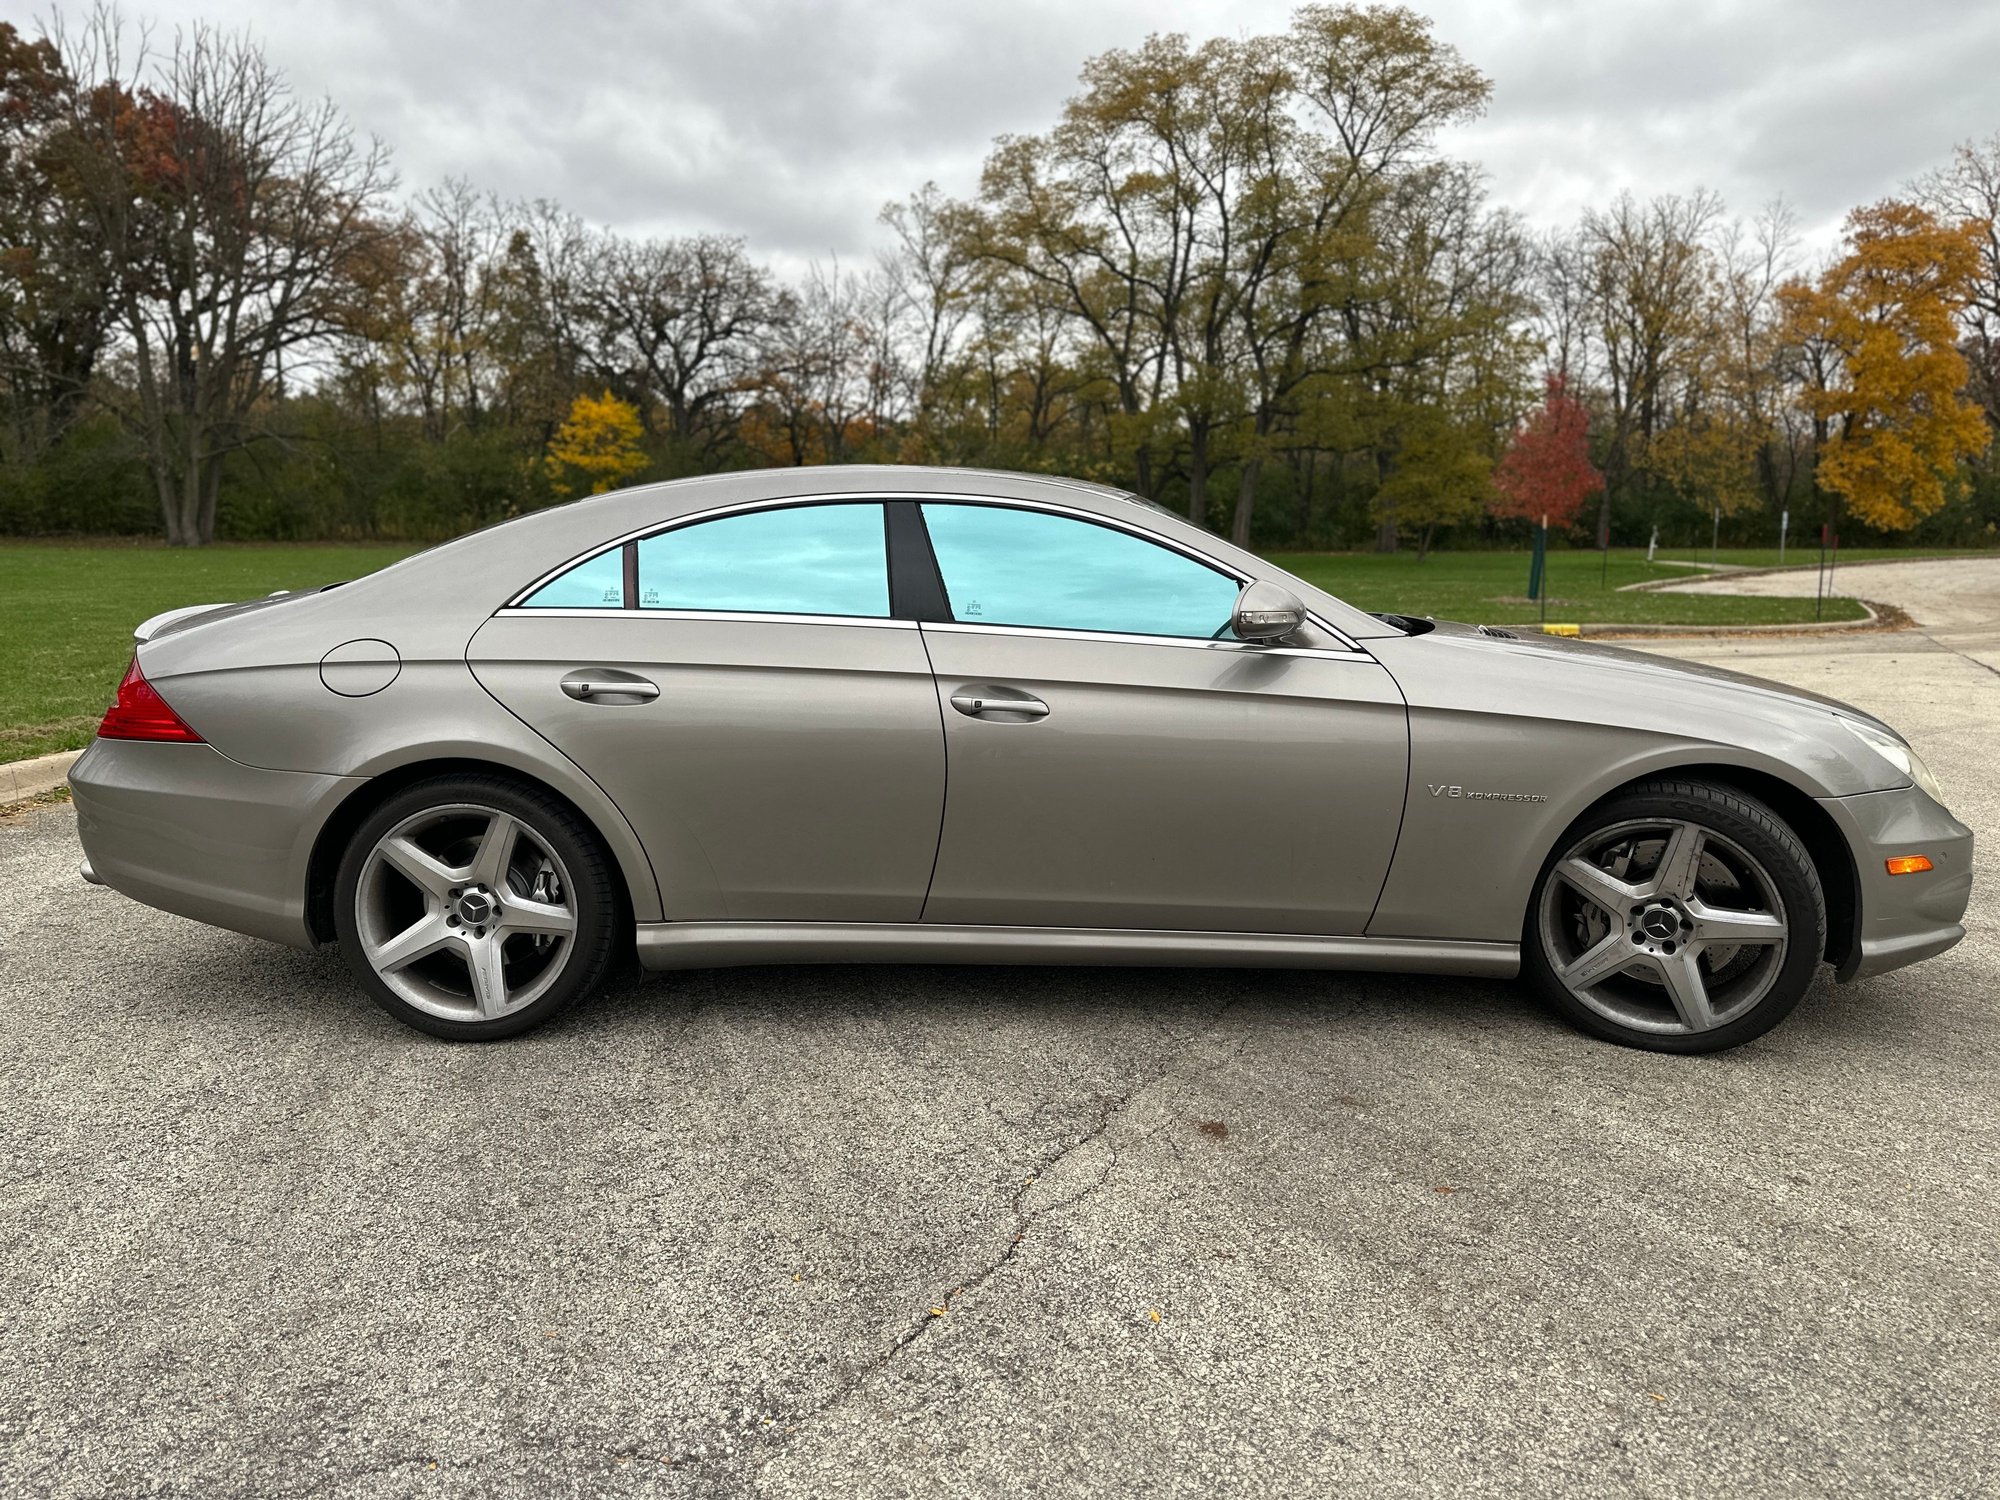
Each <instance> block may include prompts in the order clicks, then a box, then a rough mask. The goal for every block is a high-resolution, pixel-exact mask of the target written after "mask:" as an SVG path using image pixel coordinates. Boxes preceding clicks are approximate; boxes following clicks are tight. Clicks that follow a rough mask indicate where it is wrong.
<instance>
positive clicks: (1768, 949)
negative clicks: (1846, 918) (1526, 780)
mask: <svg viewBox="0 0 2000 1500" xmlns="http://www.w3.org/2000/svg"><path fill="white" fill-rule="evenodd" d="M1825 946H1826V900H1825V896H1824V894H1823V893H1822V891H1821V889H1820V881H1819V873H1818V871H1817V870H1816V869H1815V868H1814V867H1813V862H1812V857H1811V856H1810V855H1809V854H1807V853H1806V851H1805V848H1804V846H1803V845H1801V844H1800V842H1799V840H1798V838H1797V836H1796V835H1794V834H1793V833H1792V831H1791V829H1790V828H1788V827H1786V825H1785V823H1784V822H1783V820H1782V819H1780V818H1779V817H1778V815H1777V814H1776V813H1774V812H1773V811H1771V809H1770V808H1768V807H1766V806H1765V805H1764V804H1763V803H1761V802H1758V801H1757V800H1756V799H1754V798H1752V797H1749V796H1746V795H1745V794H1743V793H1741V792H1739V791H1736V790H1734V789H1733V788H1729V787H1724V786H1718V785H1715V784H1713V783H1709V782H1701V781H1654V782H1649V783H1646V784H1644V785H1642V786H1639V787H1636V788H1634V789H1632V790H1630V791H1628V792H1623V793H1620V794H1618V795H1617V796H1614V797H1612V798H1609V799H1607V800H1606V801H1605V802H1602V803H1600V804H1598V806H1596V807H1595V808H1592V809H1591V810H1590V811H1589V812H1588V813H1586V814H1584V816H1583V817H1582V818H1580V819H1578V820H1577V822H1576V823H1574V824H1572V825H1571V827H1570V829H1569V830H1568V832H1567V833H1565V834H1564V835H1563V838H1562V839H1561V840H1560V841H1559V842H1558V844H1557V845H1556V850H1555V852H1554V853H1553V854H1552V855H1551V856H1550V858H1549V860H1548V863H1547V864H1546V865H1544V866H1543V869H1542V874H1541V879H1540V882H1539V883H1538V885H1537V886H1536V890H1535V896H1534V900H1533V901H1532V902H1531V903H1530V907H1529V913H1528V920H1527V930H1526V932H1525V933H1524V934H1523V943H1522V957H1523V966H1524V968H1525V969H1526V971H1527V973H1528V975H1529V977H1530V978H1531V979H1532V980H1533V981H1534V982H1535V984H1536V985H1537V987H1538V988H1539V989H1540V990H1541V992H1542V993H1543V995H1544V996H1545V997H1546V998H1547V999H1548V1001H1549V1003H1550V1004H1551V1005H1552V1006H1554V1008H1555V1009H1556V1010H1557V1011H1558V1012H1559V1013H1561V1014H1562V1015H1563V1016H1565V1017H1567V1018H1568V1019H1569V1020H1571V1021H1572V1022H1574V1023H1575V1024H1576V1025H1578V1026H1580V1027H1582V1028H1583V1029H1584V1030H1585V1031H1589V1032H1593V1033H1595V1034H1596V1035H1598V1036H1601V1037H1605V1038H1608V1039H1609V1040H1611V1041H1614V1042H1620V1043H1622V1044H1624V1045H1625V1046H1628V1047H1643V1048H1648V1049H1650V1050H1653V1051H1657V1052H1719V1051H1721V1050H1722V1049H1724V1048H1726V1047H1734V1046H1737V1045H1738V1044H1739V1043H1742V1042H1747V1041H1749V1040H1750V1039H1751V1038H1752V1037H1755V1036H1760V1035H1762V1034H1763V1033H1764V1032H1766V1031H1769V1030H1770V1029H1771V1028H1772V1027H1773V1026H1775V1025H1777V1024H1778V1022H1779V1021H1781V1020H1783V1019H1784V1018H1785V1016H1786V1015H1787V1014H1788V1013H1789V1012H1790V1011H1791V1009H1792V1007H1793V1006H1795V1005H1797V1004H1798V1003H1799V1000H1800V998H1801V997H1802V996H1803V995H1804V994H1805V992H1806V988H1807V987H1808V986H1809V985H1810V984H1811V983H1812V978H1813V974H1814V972H1815V971H1816V970H1817V968H1818V966H1819V962H1820V956H1821V953H1822V952H1823V950H1824V949H1825Z"/></svg>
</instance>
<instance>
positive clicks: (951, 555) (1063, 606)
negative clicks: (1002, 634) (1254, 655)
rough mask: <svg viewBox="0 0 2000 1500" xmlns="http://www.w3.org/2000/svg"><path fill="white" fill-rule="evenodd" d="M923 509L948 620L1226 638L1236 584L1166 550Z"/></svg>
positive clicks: (1089, 533)
mask: <svg viewBox="0 0 2000 1500" xmlns="http://www.w3.org/2000/svg"><path fill="white" fill-rule="evenodd" d="M923 511H924V526H925V528H926V529H927V530H928V531H929V532H930V537H931V550H932V551H933V552H934V553H936V555H937V561H938V571H939V573H941V574H942V575H943V578H944V589H945V594H946V596H947V597H948V600H949V602H950V605H951V613H952V618H953V619H955V620H962V621H964V622H965V623H967V624H971V625H1030V626H1036V627H1039V628H1041V629H1045V630H1101V631H1108V632H1113V633H1116V634H1120V635H1165V636H1192V637H1195V638H1198V639H1204V640H1206V639H1213V638H1216V637H1222V638H1226V639H1233V637H1232V636H1231V634H1230V631H1229V622H1230V619H1231V618H1232V617H1233V616H1234V614H1235V612H1236V594H1237V585H1236V580H1235V579H1234V578H1231V577H1230V576H1229V575H1228V574H1226V573H1219V572H1217V571H1216V570H1215V569H1214V568H1211V567H1209V566H1208V565H1207V564H1205V563H1198V562H1196V561H1195V560H1194V559H1193V558H1191V557H1186V556H1183V555H1182V554H1181V553H1178V552H1175V551H1173V550H1172V549H1171V548H1168V547H1162V546H1160V545H1158V544H1157V543H1154V542H1149V541H1146V540H1145V539H1143V538H1141V537H1136V536H1133V535H1132V534H1131V533H1130V532H1126V531H1119V530H1117V529H1115V528H1114V527H1110V526H1099V525H1096V524H1094V523H1092V522H1089V521H1078V520H1074V519H1072V518H1071V517H1069V516H1055V515H1050V514H1048V513H1047V512H1045V511H1035V510H1010V509H1007V508H1006V507H1004V506H997V505H954V504H944V505H926V506H924V508H923Z"/></svg>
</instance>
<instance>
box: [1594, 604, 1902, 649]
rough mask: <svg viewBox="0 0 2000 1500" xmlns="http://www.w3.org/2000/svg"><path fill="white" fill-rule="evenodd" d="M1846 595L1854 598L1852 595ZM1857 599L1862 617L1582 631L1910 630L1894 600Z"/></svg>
mask: <svg viewBox="0 0 2000 1500" xmlns="http://www.w3.org/2000/svg"><path fill="white" fill-rule="evenodd" d="M1843 597H1847V598H1853V596H1852V595H1846V596H1843ZM1854 603H1856V604H1858V605H1860V606H1861V607H1862V608H1863V609H1865V610H1867V611H1868V617H1867V618H1866V619H1862V620H1799V621H1793V622H1789V623H1786V624H1782V625H1619V624H1614V623H1610V622H1606V623H1603V624H1598V625H1591V624H1585V625H1584V626H1583V629H1582V633H1583V634H1584V635H1586V636H1591V637H1594V638H1596V639H1598V640H1605V639H1607V638H1613V637H1617V636H1625V637H1629V638H1634V639H1644V640H1654V639H1658V640H1671V639H1672V638H1674V637H1676V636H1693V637H1726V636H1753V637H1754V636H1780V637H1782V636H1807V635H1835V634H1839V633H1840V632H1843V631H1849V630H1872V631H1877V632H1882V631H1892V630H1908V629H1910V628H1911V627H1912V626H1913V625H1914V624H1915V622H1914V621H1913V620H1911V619H1910V617H1909V616H1908V615H1907V614H1905V613H1904V612H1903V611H1902V610H1900V609H1898V608H1896V607H1895V606H1894V605H1893V604H1878V603H1876V602H1874V601H1873V600H1870V599H1854Z"/></svg>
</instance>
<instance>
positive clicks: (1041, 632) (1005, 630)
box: [529, 611, 1375, 662]
mask: <svg viewBox="0 0 2000 1500" xmlns="http://www.w3.org/2000/svg"><path fill="white" fill-rule="evenodd" d="M533 612H534V611H529V613H533ZM1306 618H1307V619H1309V620H1311V621H1312V623H1313V624H1315V625H1317V626H1319V627H1320V628H1321V629H1322V630H1325V631H1327V632H1328V633H1329V634H1331V635H1334V636H1336V637H1338V636H1340V632H1339V631H1337V630H1335V629H1334V628H1333V627H1332V626H1331V625H1328V624H1327V623H1326V622H1325V621H1324V620H1321V619H1320V618H1319V617H1318V616H1317V615H1308V616H1307V617H1306ZM921 628H922V629H923V630H924V631H925V632H926V633H928V632H930V631H933V630H936V631H945V632H949V633H951V634H953V635H1011V636H1026V637H1027V638H1028V639H1030V640H1040V641H1100V642H1107V643H1109V644H1112V645H1119V646H1173V647H1176V648H1178V649H1180V650H1182V651H1228V652H1235V653H1242V654H1246V655H1254V656H1307V657H1321V658H1324V659H1326V660H1329V661H1367V662H1372V661H1373V660H1374V659H1375V658H1374V657H1372V656H1370V655H1369V654H1368V653H1367V652H1365V651H1362V650H1359V649H1340V650H1335V649H1332V648H1329V647H1324V646H1260V645H1258V644H1257V643H1256V642H1255V641H1221V640H1203V639H1202V638H1200V637H1199V636H1191V635H1133V634H1129V633H1127V632H1123V631H1117V630H1064V629H1061V628H1059V627H1055V626H1047V625H1001V624H980V623H978V622H977V621H966V620H945V621H937V620H926V621H924V622H923V624H922V626H921Z"/></svg>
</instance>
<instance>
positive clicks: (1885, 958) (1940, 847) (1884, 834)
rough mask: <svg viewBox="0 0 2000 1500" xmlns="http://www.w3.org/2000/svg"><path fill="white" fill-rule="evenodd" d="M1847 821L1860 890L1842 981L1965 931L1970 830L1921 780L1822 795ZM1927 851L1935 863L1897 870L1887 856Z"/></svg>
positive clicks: (1929, 951) (1897, 964)
mask: <svg viewBox="0 0 2000 1500" xmlns="http://www.w3.org/2000/svg"><path fill="white" fill-rule="evenodd" d="M1820 805H1821V806H1822V807H1824V808H1826V809H1827V810H1828V811H1829V812H1830V813H1832V814H1833V815H1834V817H1835V818H1837V819H1839V820H1840V821H1841V822H1842V824H1843V825H1844V826H1845V828H1846V831H1847V835H1848V845H1849V847H1850V848H1851V849H1852V850H1853V851H1854V863H1855V873H1856V875H1857V877H1858V886H1859V895H1860V913H1859V920H1858V921H1857V922H1856V924H1855V942H1854V944H1853V946H1852V947H1851V948H1850V950H1849V951H1848V953H1847V954H1846V956H1845V957H1844V958H1843V959H1842V961H1841V963H1840V969H1839V977H1840V979H1841V980H1842V982H1845V981H1847V980H1850V979H1866V978H1867V977H1869V976H1870V975H1871V974H1883V973H1887V972H1888V971H1889V970H1891V969H1900V968H1902V967H1903V966H1904V965H1905V964H1913V963H1916V962H1918V961H1919V960H1920V959H1926V958H1930V957H1932V956H1933V955H1934V954H1938V953H1942V952H1944V951H1945V949H1947V948H1949V947H1951V946H1952V945H1953V944H1955V943H1956V942H1958V940H1959V939H1960V938H1962V937H1964V936H1965V928H1964V927H1963V926H1962V925H1961V923H1960V919H1961V918H1962V917H1964V915H1965V908H1966V905H1967V904H1968V903H1969V902H1970V901H1971V899H1972V830H1971V829H1970V828H1967V827H1966V826H1965V825H1964V824H1963V823H1961V822H1959V821H1958V819H1956V818H1954V817H1953V816H1952V815H1951V814H1950V813H1948V812H1946V811H1945V810H1944V809H1943V808H1942V807H1940V806H1938V804H1937V803H1935V802H1933V801H1932V800H1931V799H1930V798H1929V797H1927V796H1925V795H1924V794H1923V793H1922V792H1920V791H1918V790H1917V789H1916V788H1915V787H1903V788H1901V789H1899V790H1897V791H1892V792H1863V793H1861V794H1859V795H1857V796H1853V797H1829V798H1825V799H1823V800H1822V801H1821V803H1820ZM1899 854H1926V855H1929V856H1930V860H1931V866H1932V868H1931V869H1929V870H1927V871H1925V872H1923V873H1922V874H1918V875H1891V874H1890V873H1889V872H1888V869H1887V866H1886V863H1885V862H1886V861H1887V860H1888V859H1890V858H1891V857H1892V856H1895V855H1899Z"/></svg>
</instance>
